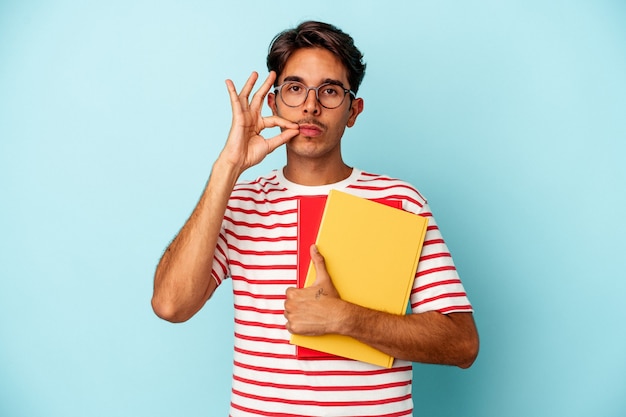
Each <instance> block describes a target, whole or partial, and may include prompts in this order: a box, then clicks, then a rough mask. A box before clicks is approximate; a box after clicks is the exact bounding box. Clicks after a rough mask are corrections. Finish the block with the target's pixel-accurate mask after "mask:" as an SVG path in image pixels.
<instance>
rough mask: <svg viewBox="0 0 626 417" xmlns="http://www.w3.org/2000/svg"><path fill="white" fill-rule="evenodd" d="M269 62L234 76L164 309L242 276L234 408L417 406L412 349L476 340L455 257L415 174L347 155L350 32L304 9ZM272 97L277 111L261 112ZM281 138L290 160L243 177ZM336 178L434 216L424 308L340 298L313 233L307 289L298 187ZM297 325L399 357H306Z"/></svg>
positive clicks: (474, 345)
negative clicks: (381, 171) (270, 131)
mask: <svg viewBox="0 0 626 417" xmlns="http://www.w3.org/2000/svg"><path fill="white" fill-rule="evenodd" d="M267 61H268V68H269V70H270V75H269V76H268V78H267V79H266V80H265V82H264V83H263V85H262V86H261V87H260V88H259V90H258V91H257V92H256V93H255V94H254V95H253V96H252V98H251V99H250V94H251V93H252V90H253V87H254V85H255V83H256V81H257V74H255V73H253V74H252V75H251V76H250V78H249V79H248V81H247V82H246V84H245V85H244V87H243V88H242V89H241V91H240V92H239V93H237V91H236V89H235V87H234V85H233V83H232V82H231V81H230V80H228V81H227V82H226V84H227V87H228V92H229V94H230V99H231V107H232V113H233V119H232V126H231V130H230V133H229V136H228V139H227V141H226V145H225V146H224V149H223V150H222V152H221V153H220V155H219V157H218V158H217V160H216V161H215V163H214V165H213V169H212V172H211V176H210V178H209V181H208V183H207V186H206V188H205V190H204V193H203V194H202V197H201V198H200V201H199V202H198V204H197V206H196V208H195V210H194V211H193V213H192V215H191V216H190V218H189V220H188V221H187V222H186V223H185V225H184V226H183V228H182V229H181V231H180V233H179V234H178V236H177V237H176V238H175V239H174V241H173V242H172V243H171V244H170V246H169V247H168V248H167V250H166V251H165V253H164V255H163V257H162V259H161V262H160V263H159V265H158V267H157V271H156V274H155V286H154V295H153V299H152V305H153V308H154V311H155V312H156V314H157V315H158V316H159V317H162V318H164V319H166V320H169V321H173V322H180V321H185V320H187V319H189V318H190V317H192V316H193V315H194V314H195V313H196V312H197V311H198V310H200V308H201V307H202V306H203V305H204V303H205V302H206V301H207V300H208V299H209V298H210V297H211V295H212V294H213V291H215V289H216V288H217V286H218V285H219V284H220V283H221V282H223V280H224V279H226V278H227V277H230V278H231V279H232V280H233V291H234V303H235V347H234V349H235V350H234V365H233V385H232V397H231V411H230V413H231V415H232V416H277V415H280V416H306V415H310V416H317V415H320V416H321V415H330V416H355V415H358V416H410V415H412V410H413V403H412V399H411V377H412V368H411V363H410V362H411V361H413V362H425V363H435V364H448V365H456V366H459V367H463V368H466V367H469V366H470V365H471V364H472V363H473V361H474V359H475V358H476V355H477V353H478V336H477V332H476V328H475V325H474V321H473V317H472V308H471V306H470V304H469V301H468V300H467V297H466V294H465V291H464V289H463V286H462V284H461V281H460V280H459V278H458V275H457V273H456V270H455V268H454V264H453V262H452V258H451V257H450V254H449V252H448V249H447V247H446V245H445V243H444V241H443V239H442V237H441V234H440V232H439V229H438V228H437V225H436V222H435V221H434V219H433V217H432V214H431V212H430V209H429V207H428V204H427V203H426V201H425V200H424V198H423V197H422V196H421V195H420V194H419V193H418V192H417V191H416V190H415V189H414V188H413V187H412V186H411V185H409V184H407V183H405V182H403V181H400V180H396V179H392V178H389V177H385V176H381V175H375V174H370V173H366V172H363V171H361V170H358V169H356V168H352V167H350V166H349V165H347V164H346V163H345V162H344V161H343V157H342V154H341V138H342V136H343V133H344V130H345V128H346V127H351V126H353V125H354V123H355V122H356V119H357V117H358V116H359V114H360V113H361V112H362V110H363V99H361V98H357V97H356V93H357V91H358V88H359V84H360V82H361V80H362V78H363V75H364V73H365V65H364V64H363V62H362V55H361V53H360V52H359V50H358V49H357V48H356V47H355V46H354V43H353V40H352V38H351V37H350V36H348V35H347V34H345V33H343V32H342V31H341V30H339V29H337V28H335V27H333V26H331V25H327V24H324V23H319V22H305V23H302V24H301V25H299V26H298V27H297V28H295V29H292V30H287V31H285V32H282V33H281V34H279V35H278V36H277V37H276V38H275V39H274V40H273V42H272V45H271V47H270V52H269V54H268V59H267ZM272 85H274V90H273V92H270V90H271V89H272ZM265 97H267V102H268V104H269V107H270V108H271V109H272V113H273V115H272V116H270V117H263V116H261V108H262V105H263V102H264V100H265ZM269 127H280V129H281V133H280V134H278V135H277V136H275V137H273V138H270V139H265V138H264V137H262V136H261V132H262V131H263V130H264V129H266V128H269ZM281 145H285V148H286V152H287V164H286V166H285V167H284V168H283V169H282V170H277V171H273V172H271V173H270V174H269V175H267V176H265V177H261V178H258V179H257V180H256V181H252V182H242V183H237V180H238V178H239V176H240V175H241V174H242V173H243V172H244V171H245V170H246V169H247V168H249V167H251V166H253V165H256V164H258V163H259V162H261V161H262V160H263V159H264V158H265V156H266V155H268V154H269V153H270V152H272V151H273V150H274V149H276V148H277V147H279V146H281ZM331 189H339V190H343V191H345V192H349V193H352V194H355V195H358V196H362V197H365V198H391V199H396V200H400V201H401V202H402V208H403V209H404V210H407V211H411V212H413V213H416V214H419V215H421V216H425V217H428V219H429V227H428V231H427V234H426V239H425V242H424V249H423V251H422V254H421V257H420V262H419V266H418V271H417V274H416V279H415V282H414V285H413V291H412V293H411V307H412V314H408V315H405V316H396V315H391V314H387V313H383V312H379V311H374V310H369V309H366V308H363V307H360V306H358V305H354V304H351V303H348V302H346V301H344V300H341V298H339V296H338V294H337V292H336V290H335V288H334V286H333V283H332V277H330V276H328V273H327V272H326V268H325V266H324V258H323V256H322V255H323V254H320V253H319V252H318V251H317V250H316V248H315V247H314V246H313V247H312V248H311V257H312V259H313V263H314V266H315V268H316V271H317V276H318V278H317V281H316V282H315V285H313V286H312V287H309V288H306V289H297V288H295V285H296V256H297V202H298V198H299V197H302V196H307V195H326V194H327V193H328V192H329V191H330V190H331ZM381 279H384V277H381ZM290 333H295V334H304V335H321V334H327V333H337V334H345V335H349V336H352V337H354V338H356V339H358V340H361V341H362V342H364V343H366V344H369V345H371V346H373V347H375V348H377V349H379V350H381V351H383V352H385V353H388V354H390V355H392V356H393V357H395V358H397V359H396V360H395V362H394V365H393V367H392V368H390V369H384V368H380V367H377V366H374V365H369V364H366V363H362V362H358V361H353V360H347V359H342V358H334V359H324V360H305V359H298V358H297V357H296V355H295V346H293V345H291V344H289V343H288V341H289V337H290Z"/></svg>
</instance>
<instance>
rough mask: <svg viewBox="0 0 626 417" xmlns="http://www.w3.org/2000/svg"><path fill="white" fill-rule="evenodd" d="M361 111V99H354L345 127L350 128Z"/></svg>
mask: <svg viewBox="0 0 626 417" xmlns="http://www.w3.org/2000/svg"><path fill="white" fill-rule="evenodd" d="M362 111H363V99H362V98H355V99H354V100H352V104H351V105H350V115H349V116H348V123H346V126H348V127H352V126H354V124H355V123H356V118H357V117H358V116H359V114H361V112H362Z"/></svg>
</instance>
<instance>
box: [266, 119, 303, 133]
mask: <svg viewBox="0 0 626 417" xmlns="http://www.w3.org/2000/svg"><path fill="white" fill-rule="evenodd" d="M271 127H282V128H284V129H296V130H299V129H300V125H298V123H295V122H290V121H289V120H287V119H283V118H282V117H280V116H266V117H264V118H263V129H268V128H271Z"/></svg>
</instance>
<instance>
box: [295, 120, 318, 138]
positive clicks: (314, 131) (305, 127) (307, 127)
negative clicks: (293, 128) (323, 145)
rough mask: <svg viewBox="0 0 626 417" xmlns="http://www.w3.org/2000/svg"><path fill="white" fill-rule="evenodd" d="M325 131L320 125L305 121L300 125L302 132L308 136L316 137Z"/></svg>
mask: <svg viewBox="0 0 626 417" xmlns="http://www.w3.org/2000/svg"><path fill="white" fill-rule="evenodd" d="M322 133H323V129H322V128H321V127H320V126H317V125H314V124H310V123H303V124H301V125H300V134H301V135H302V136H306V137H315V136H319V135H321V134H322Z"/></svg>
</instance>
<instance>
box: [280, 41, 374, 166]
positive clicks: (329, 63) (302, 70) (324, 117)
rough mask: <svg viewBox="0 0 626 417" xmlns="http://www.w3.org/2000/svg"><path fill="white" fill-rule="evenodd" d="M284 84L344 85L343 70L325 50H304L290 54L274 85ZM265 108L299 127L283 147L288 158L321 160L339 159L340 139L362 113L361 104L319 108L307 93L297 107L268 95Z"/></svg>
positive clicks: (347, 101)
mask: <svg viewBox="0 0 626 417" xmlns="http://www.w3.org/2000/svg"><path fill="white" fill-rule="evenodd" d="M285 81H299V82H301V83H302V84H304V85H305V86H308V87H317V86H319V85H321V84H323V83H327V82H333V83H337V82H339V83H341V85H343V86H344V87H345V88H347V89H349V88H351V87H352V86H351V85H349V84H348V76H347V70H346V68H345V67H344V65H343V64H342V63H341V61H339V59H338V58H337V57H335V55H333V54H332V53H331V52H329V51H327V50H326V49H321V48H306V49H299V50H297V51H296V52H294V53H293V54H292V55H291V56H290V57H289V59H288V60H287V62H286V65H285V68H284V69H283V72H282V73H281V74H280V75H279V79H278V85H281V84H283V83H284V82H285ZM268 104H269V106H270V108H271V109H272V112H273V113H274V114H275V115H278V116H280V117H282V118H284V119H287V120H289V121H292V122H295V123H298V124H299V125H300V134H299V135H298V136H296V137H295V138H293V139H291V140H290V141H289V143H287V154H288V156H292V157H295V156H299V157H305V158H324V157H330V156H338V155H339V156H340V154H341V147H340V143H341V137H342V136H343V132H344V130H345V128H346V126H347V127H352V126H353V125H354V123H355V121H356V118H357V116H358V115H359V113H361V111H362V110H363V100H362V99H360V98H358V99H354V100H350V96H349V95H348V96H346V97H345V99H344V101H343V103H342V104H341V105H340V106H339V107H337V108H334V109H327V108H325V107H323V106H322V105H321V104H320V103H319V102H318V101H317V99H316V96H315V91H312V90H311V91H309V93H308V96H307V98H306V101H305V102H304V103H303V104H302V105H300V106H298V107H289V106H287V105H285V103H284V102H283V101H282V99H281V98H280V97H279V95H275V94H273V93H270V94H269V95H268Z"/></svg>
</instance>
